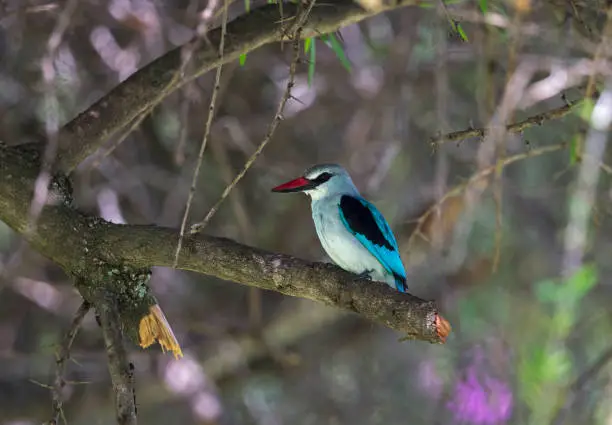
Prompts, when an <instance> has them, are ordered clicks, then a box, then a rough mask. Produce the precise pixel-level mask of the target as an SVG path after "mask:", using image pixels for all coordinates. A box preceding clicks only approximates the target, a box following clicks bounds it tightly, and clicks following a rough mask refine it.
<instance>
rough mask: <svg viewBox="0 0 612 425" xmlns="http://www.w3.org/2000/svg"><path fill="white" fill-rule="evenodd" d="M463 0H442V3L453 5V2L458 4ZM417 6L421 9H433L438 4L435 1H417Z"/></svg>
mask: <svg viewBox="0 0 612 425" xmlns="http://www.w3.org/2000/svg"><path fill="white" fill-rule="evenodd" d="M464 1H465V0H446V1H445V2H444V4H446V5H447V6H450V5H453V4H460V3H463V2H464ZM419 7H420V8H421V9H433V8H435V7H438V5H437V4H436V2H430V3H419Z"/></svg>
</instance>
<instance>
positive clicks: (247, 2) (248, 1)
mask: <svg viewBox="0 0 612 425" xmlns="http://www.w3.org/2000/svg"><path fill="white" fill-rule="evenodd" d="M244 9H245V10H246V12H247V13H249V12H250V11H251V0H244Z"/></svg>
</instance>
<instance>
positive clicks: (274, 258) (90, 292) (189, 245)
mask: <svg viewBox="0 0 612 425" xmlns="http://www.w3.org/2000/svg"><path fill="white" fill-rule="evenodd" d="M29 154H30V155H31V153H30V152H29V151H24V150H23V149H19V148H6V147H5V148H1V147H0V220H2V221H4V222H5V223H6V224H7V225H9V226H10V227H11V228H13V229H15V230H16V231H17V232H20V233H22V234H23V233H24V231H25V229H26V226H27V214H25V212H27V208H28V202H29V193H31V192H32V187H33V184H34V181H35V179H36V175H37V165H36V161H35V160H34V159H33V158H32V157H31V156H29ZM178 236H179V235H178V232H177V231H176V230H175V229H169V228H163V227H157V226H152V225H151V226H139V225H118V224H113V223H109V222H106V221H104V220H102V219H100V218H98V217H91V216H87V215H85V214H83V213H81V212H80V211H78V210H76V209H74V208H73V207H72V206H71V205H70V204H67V203H64V204H61V205H57V206H48V207H46V208H45V209H44V210H43V212H42V214H41V216H40V217H39V226H38V227H37V229H36V231H35V232H32V233H28V234H25V235H24V237H25V238H26V239H27V240H29V241H30V243H31V244H32V245H33V246H34V247H35V248H36V249H38V250H39V251H40V252H41V253H42V254H43V255H46V256H47V257H49V258H50V259H52V260H53V261H54V262H56V263H57V264H59V265H60V266H61V267H63V268H64V270H65V271H66V272H67V273H69V274H71V275H73V276H76V277H78V279H77V288H78V289H79V290H80V291H81V294H82V295H83V297H84V298H85V299H86V300H90V301H93V302H94V303H95V301H96V299H95V293H96V291H98V290H100V289H101V288H104V289H106V290H108V289H109V288H110V287H111V286H113V285H114V284H113V283H112V279H109V278H108V277H107V273H115V272H116V271H117V270H123V268H124V267H126V266H127V267H131V268H137V274H138V273H142V272H141V271H138V270H143V269H146V268H148V267H151V266H165V267H171V266H172V263H173V261H174V246H175V245H174V243H169V242H171V241H176V240H178ZM178 268H179V269H183V270H191V271H195V272H199V273H204V274H207V275H211V276H216V277H218V278H221V279H225V280H230V281H234V282H237V283H241V284H244V285H248V286H254V287H258V288H262V289H267V290H272V291H276V292H280V293H282V294H285V295H290V296H294V297H301V298H308V299H311V300H314V301H318V302H322V303H324V304H327V305H331V306H335V307H338V308H342V309H345V310H349V311H352V312H354V313H357V314H360V315H362V316H363V317H365V318H367V319H369V320H373V321H375V322H378V323H381V324H383V325H385V326H387V327H389V328H391V329H395V330H397V331H399V332H402V333H403V334H405V335H406V336H408V337H410V338H414V339H421V340H425V341H430V342H443V341H444V339H445V337H446V336H447V335H448V332H449V331H450V330H449V329H448V328H447V326H448V323H447V322H446V321H445V320H444V319H442V318H441V317H440V316H439V315H438V313H437V308H436V306H435V304H434V303H433V302H428V301H424V300H421V299H419V298H417V297H414V296H412V295H408V294H402V293H399V292H397V291H395V290H393V289H391V288H390V287H388V286H387V285H385V284H382V283H376V282H370V281H365V280H356V277H355V275H353V274H350V273H348V272H345V271H344V270H342V269H340V268H338V267H336V266H333V265H330V264H322V263H311V262H308V261H304V260H300V259H297V258H293V257H291V256H288V255H283V254H275V253H271V252H267V251H263V250H260V249H257V248H252V247H249V246H246V245H241V244H238V243H236V242H233V241H231V240H228V239H223V238H216V237H212V236H206V235H188V236H186V237H185V240H184V244H183V249H182V250H181V256H180V261H179V263H178ZM132 274H133V273H131V272H130V273H129V276H131V275H132ZM88 279H89V280H88ZM78 281H83V282H85V283H78ZM92 281H93V282H95V283H89V282H92ZM115 286H116V291H118V292H117V296H121V297H126V296H127V295H126V293H129V294H135V295H129V297H130V298H129V299H128V301H129V302H130V303H133V302H134V300H135V299H136V298H138V297H140V298H138V299H137V301H139V302H140V301H141V303H142V308H140V307H139V308H138V309H137V310H138V311H137V312H135V313H133V314H135V315H140V317H142V315H143V314H146V313H148V312H149V307H150V306H151V304H153V303H154V299H150V298H151V296H150V295H149V294H148V292H146V291H147V289H143V288H146V285H145V286H143V279H141V278H140V277H139V276H136V278H133V279H128V278H125V279H123V280H122V281H121V284H120V285H115ZM141 294H142V295H141ZM141 298H142V300H141ZM125 304H126V305H127V304H128V303H127V301H126V303H125ZM130 305H132V304H130ZM121 313H123V312H121Z"/></svg>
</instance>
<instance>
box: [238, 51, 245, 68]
mask: <svg viewBox="0 0 612 425" xmlns="http://www.w3.org/2000/svg"><path fill="white" fill-rule="evenodd" d="M246 57H247V54H246V53H243V54H241V55H240V57H239V58H238V63H239V64H240V66H244V63H245V62H246Z"/></svg>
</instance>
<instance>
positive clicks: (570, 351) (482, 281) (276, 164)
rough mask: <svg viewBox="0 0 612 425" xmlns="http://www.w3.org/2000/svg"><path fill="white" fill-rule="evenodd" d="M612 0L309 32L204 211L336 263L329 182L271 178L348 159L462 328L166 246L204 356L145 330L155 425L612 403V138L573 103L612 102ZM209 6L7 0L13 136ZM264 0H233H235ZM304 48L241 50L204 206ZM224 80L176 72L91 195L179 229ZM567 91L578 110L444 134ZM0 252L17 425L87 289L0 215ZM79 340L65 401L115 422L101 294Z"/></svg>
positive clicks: (108, 212) (184, 318) (227, 80)
mask: <svg viewBox="0 0 612 425" xmlns="http://www.w3.org/2000/svg"><path fill="white" fill-rule="evenodd" d="M606 3H607V2H605V1H599V0H590V1H580V0H541V1H527V0H512V1H511V0H508V1H502V0H488V1H487V0H479V1H470V0H464V1H453V2H451V1H449V2H447V5H446V7H444V6H443V5H442V2H438V1H431V2H422V4H421V5H420V6H412V7H407V8H402V9H398V10H393V11H390V12H388V13H384V14H380V15H377V16H375V17H372V18H370V19H367V20H365V21H363V22H361V23H359V24H354V25H351V26H348V27H346V28H343V29H342V30H341V31H340V32H339V34H336V37H337V39H338V40H339V41H340V43H341V44H342V46H343V47H342V52H343V53H344V55H345V56H346V60H345V59H343V58H342V55H339V54H338V51H339V50H338V49H337V48H332V47H333V46H330V45H327V44H326V43H325V42H323V41H321V40H319V39H317V40H315V41H313V43H314V45H315V46H316V49H315V50H316V53H315V54H312V52H311V51H309V53H307V54H305V55H304V57H303V60H302V61H301V62H300V64H299V66H298V71H297V73H296V76H295V78H296V85H295V88H294V90H293V92H292V94H293V96H294V97H295V99H291V100H290V101H289V102H288V104H287V107H286V109H285V112H284V114H283V115H284V118H285V119H284V120H283V121H282V122H281V123H280V125H279V128H278V130H277V131H276V133H275V134H274V137H273V140H272V141H271V143H270V144H269V145H268V146H267V147H266V149H265V151H264V154H263V155H262V156H261V157H260V158H259V159H258V160H257V161H256V162H255V163H254V164H253V166H252V168H251V169H250V170H249V172H248V173H247V174H246V176H245V178H244V179H243V180H242V181H241V182H240V183H239V184H238V185H237V186H236V187H235V188H234V189H233V191H232V192H231V194H230V196H229V197H228V199H227V200H226V201H225V202H224V203H223V204H222V206H221V208H220V209H219V211H218V212H217V214H216V215H215V216H214V217H213V219H212V220H211V222H210V224H209V225H208V227H207V228H206V230H205V231H206V232H207V233H210V234H214V235H220V236H224V237H229V238H232V239H234V240H237V241H239V242H242V243H245V244H249V245H253V246H257V247H259V248H263V249H267V250H271V251H278V252H283V253H287V254H291V255H295V256H298V257H300V258H305V259H309V260H313V261H327V258H326V257H325V255H324V253H323V250H322V248H321V247H320V245H319V242H318V240H317V238H316V234H315V231H314V228H313V225H312V223H311V218H310V206H309V201H308V199H307V198H306V197H305V196H303V195H279V194H272V193H271V192H270V188H271V187H273V186H274V185H277V184H279V183H281V182H284V181H286V180H289V179H291V178H294V177H297V176H299V175H300V174H301V173H302V171H303V170H304V169H305V168H306V167H308V166H310V165H312V164H314V163H319V162H337V163H341V164H343V165H344V166H345V167H346V168H347V169H348V170H349V172H350V173H351V175H352V176H353V178H354V180H355V182H356V184H357V186H358V187H359V188H361V189H362V193H363V194H364V196H366V197H367V198H369V199H370V200H371V201H372V202H374V203H375V204H376V205H377V206H378V207H379V209H380V210H381V211H382V212H383V213H384V214H385V216H386V217H387V219H388V220H389V222H390V223H391V224H392V227H393V228H394V230H395V232H396V236H397V239H398V242H399V245H400V247H401V249H402V255H403V257H404V261H405V262H406V264H408V265H410V269H409V274H410V276H411V277H410V278H409V287H410V290H411V292H412V293H413V294H415V295H417V296H419V297H422V298H427V299H435V300H436V301H437V302H438V303H439V306H440V309H441V313H442V315H443V316H444V317H445V318H447V319H448V320H449V321H450V323H451V324H452V326H453V333H452V334H451V336H450V337H449V339H448V341H447V343H446V344H445V345H430V344H428V343H425V342H420V341H407V342H400V341H399V339H400V337H401V335H399V334H397V333H395V332H394V331H391V330H389V329H386V328H384V327H381V326H378V325H375V324H373V323H371V322H369V321H366V320H364V319H361V318H360V317H357V316H355V315H351V314H346V313H344V312H342V311H339V310H336V309H332V308H327V307H325V306H323V305H320V304H317V303H314V302H310V301H307V300H300V299H293V298H288V297H284V296H281V295H279V294H276V293H271V292H262V291H259V290H256V289H251V288H248V287H245V286H241V285H238V284H234V283H232V282H224V281H220V280H217V279H214V278H210V277H207V276H203V275H197V274H193V273H186V272H181V271H175V270H171V269H166V268H158V269H155V270H154V273H153V277H152V280H151V283H150V284H151V287H152V289H153V292H154V294H155V295H156V296H157V298H158V300H159V303H160V305H161V306H162V308H163V309H164V311H165V313H166V316H167V317H168V320H169V321H170V323H171V324H172V327H173V329H174V331H175V333H176V335H177V338H178V339H179V341H180V343H181V346H182V348H183V352H184V354H185V357H184V358H183V359H182V360H180V361H176V360H174V359H173V358H172V356H171V355H169V354H163V353H161V350H160V349H159V346H157V345H156V346H153V347H151V348H149V349H147V350H142V349H141V348H139V347H138V346H136V345H134V344H132V343H128V349H129V353H130V358H131V360H132V362H133V363H134V365H135V367H136V389H137V398H136V401H137V405H138V415H139V419H140V422H141V423H147V424H164V423H183V424H228V425H230V424H254V425H255V424H261V425H263V424H265V425H277V424H278V425H280V424H305V425H307V424H329V425H335V424H355V425H358V424H414V425H416V424H474V425H494V424H539V425H541V424H549V423H550V424H553V425H561V424H572V423H585V424H586V423H593V424H612V402H611V400H612V367H610V362H609V360H611V359H612V338H610V337H609V335H610V333H611V331H612V326H611V323H612V322H611V314H612V313H611V312H610V308H609V306H610V302H611V301H612V287H611V285H610V280H609V276H610V272H611V271H612V270H611V267H612V266H611V265H610V264H611V263H610V261H609V260H608V259H609V257H610V254H611V252H612V237H611V236H610V235H612V233H611V230H612V229H611V227H610V226H611V223H610V220H609V214H610V210H611V207H612V205H611V198H610V196H611V193H612V192H610V179H609V174H610V172H611V171H612V169H611V168H610V167H609V166H608V165H606V163H608V162H609V161H612V159H611V158H609V156H610V155H609V154H607V153H604V154H601V153H600V152H599V153H598V152H597V151H598V150H597V147H599V148H603V147H605V143H603V144H604V146H602V142H601V141H599V142H598V141H597V140H595V139H594V138H593V137H594V133H593V132H592V131H591V130H590V126H589V117H590V114H591V110H592V108H593V105H594V102H593V101H584V102H583V103H582V104H580V105H578V106H576V107H574V108H573V109H572V110H571V111H570V112H569V113H567V112H568V111H569V109H570V108H569V106H568V105H574V103H575V102H578V101H580V100H581V99H583V98H585V96H586V97H590V96H593V95H594V96H595V97H594V99H595V101H596V100H597V95H598V93H599V92H601V91H604V90H605V84H604V83H605V81H606V79H607V78H609V77H610V75H611V74H612V65H611V64H609V62H608V61H607V57H608V55H609V54H610V51H609V47H608V43H607V41H606V40H605V39H604V42H603V43H600V41H601V40H602V34H604V33H605V32H606V31H604V28H606V25H607V18H606V16H607V10H606V8H607V4H606ZM258 4H259V3H252V4H250V5H249V6H250V7H251V8H255V7H257V6H258ZM213 6H214V5H213ZM206 7H207V3H206V2H205V1H203V0H202V1H195V0H192V1H188V0H174V1H170V0H111V1H108V2H100V1H96V0H80V1H65V0H62V1H50V2H49V1H43V0H40V1H17V0H14V1H12V0H11V1H0V58H1V60H0V140H2V141H5V142H7V143H9V144H12V143H22V142H25V141H28V140H31V139H34V138H36V137H38V136H39V135H41V134H42V135H44V134H45V125H46V124H48V121H47V120H48V117H49V116H56V117H57V119H58V120H59V122H60V123H65V122H67V121H69V120H70V119H71V118H72V117H74V116H75V115H76V114H77V113H79V112H80V111H82V110H84V109H85V108H87V107H88V106H89V105H90V104H91V103H93V102H94V101H96V100H97V99H99V98H100V97H101V96H103V95H104V94H105V93H106V92H108V91H109V90H110V89H112V88H113V87H114V86H116V85H117V84H118V83H120V82H121V81H123V80H125V79H126V78H127V77H128V76H129V75H130V74H132V73H133V72H134V71H136V70H137V69H139V68H140V67H142V66H144V65H146V64H147V63H149V62H150V61H151V60H153V59H154V58H156V57H159V56H160V55H162V54H163V53H164V52H167V51H169V50H170V49H173V48H175V47H177V46H180V45H181V44H183V43H185V42H186V41H188V40H189V39H190V38H191V37H192V35H193V30H194V29H195V28H196V26H197V24H198V19H199V13H200V12H201V11H202V10H204V9H205V8H206ZM244 10H245V4H243V3H242V2H234V3H233V4H232V5H231V9H230V16H237V15H240V14H242V13H244ZM216 22H218V21H216ZM50 40H53V42H50ZM290 47H291V46H290V44H285V45H284V46H283V47H282V48H281V46H280V45H278V44H275V45H268V46H265V47H263V48H261V49H259V50H256V51H254V52H251V53H249V54H248V55H247V56H246V58H245V60H244V63H242V64H241V63H239V62H235V63H231V64H228V65H227V66H226V67H224V69H223V73H222V77H221V88H220V92H219V98H218V102H217V108H216V111H215V118H214V121H213V126H212V130H211V138H210V140H209V142H208V145H207V147H206V151H205V155H204V159H203V165H202V169H201V173H200V178H199V181H198V186H197V191H196V194H195V198H194V202H193V205H192V208H191V215H190V219H189V222H190V223H194V222H196V221H199V220H201V219H202V218H203V217H204V216H205V215H206V213H207V212H208V210H209V208H210V207H211V206H212V205H213V204H214V203H215V202H216V201H217V199H218V198H219V196H220V194H221V193H222V191H223V189H224V188H225V187H226V186H227V184H228V183H229V182H230V181H231V180H232V179H233V177H234V176H235V175H236V174H237V173H238V172H239V171H240V170H241V169H242V167H243V165H244V163H245V161H246V160H247V159H248V157H249V156H250V155H251V154H252V153H253V151H254V150H255V149H256V148H257V146H258V145H259V143H261V141H262V140H263V138H264V136H265V134H266V132H267V129H268V125H269V124H270V122H271V120H272V118H273V116H274V113H275V111H276V108H277V105H278V102H279V100H280V99H281V96H282V95H283V92H284V90H285V86H286V84H287V79H288V65H289V63H290V62H291V48H290ZM310 49H312V46H311V47H310ZM339 56H340V57H339ZM243 59H244V58H243ZM44 64H51V65H52V67H51V69H52V70H53V71H54V72H51V74H47V77H48V76H49V75H51V76H52V78H51V79H50V80H49V78H47V80H45V78H44V75H43V72H42V69H43V68H44V67H43V65H44ZM596 72H599V75H598V76H597V78H590V76H591V75H593V74H594V73H596ZM213 78H214V73H209V74H207V75H204V76H203V77H201V78H199V79H197V80H195V81H193V82H192V83H190V84H188V85H186V86H185V87H183V88H182V89H180V90H178V91H176V92H175V93H173V94H172V95H171V96H169V97H168V98H167V99H166V100H165V101H164V102H163V104H161V105H160V106H158V107H157V108H155V110H154V111H153V113H152V114H151V115H150V116H149V117H147V118H146V119H145V120H144V121H143V122H142V124H141V125H140V126H139V127H138V128H137V129H136V130H135V131H134V132H132V133H131V134H130V135H129V136H128V137H127V139H126V140H125V141H124V142H123V143H122V144H121V145H120V146H119V147H118V148H117V149H114V150H112V152H109V149H107V150H103V151H102V152H99V153H98V154H96V155H94V156H93V157H92V158H89V159H88V160H87V161H86V162H84V163H83V164H81V166H80V167H79V169H78V170H77V173H76V174H75V180H74V190H75V200H76V203H77V204H78V205H79V207H80V208H82V209H83V210H84V211H86V212H88V213H92V214H99V215H101V216H102V217H104V218H105V219H107V220H110V221H113V222H116V223H155V224H158V225H162V226H170V227H175V228H178V227H179V226H180V222H181V219H182V215H183V213H184V211H185V203H186V199H187V196H188V193H189V186H190V183H191V179H192V175H193V170H194V167H195V164H196V161H197V153H198V150H199V148H200V144H201V140H202V136H203V133H204V123H205V121H206V116H207V113H208V105H209V101H210V96H211V88H212V83H213ZM595 107H596V108H597V106H595ZM551 110H554V111H561V112H559V114H558V116H561V115H564V116H563V118H559V119H555V120H552V119H550V120H549V119H539V118H537V119H534V120H532V121H530V123H531V124H536V125H533V126H529V127H528V128H525V129H524V131H522V132H511V133H505V132H503V131H496V132H492V133H491V135H490V136H488V137H485V138H484V139H483V138H474V137H472V138H469V139H465V140H455V141H452V142H446V143H439V144H436V146H435V149H434V146H432V143H431V142H430V141H431V140H432V138H436V137H438V136H440V135H442V134H446V133H448V132H452V131H460V130H466V129H470V128H471V127H474V128H479V127H483V126H484V127H486V126H489V125H492V124H499V123H504V122H507V123H512V122H517V121H521V120H524V119H528V118H529V117H532V116H534V115H536V114H541V113H546V112H547V111H551ZM599 111H600V112H601V113H603V114H604V115H605V114H608V115H609V114H610V113H611V112H610V110H609V108H608V109H606V108H605V105H603V106H602V105H600V109H599ZM113 142H116V140H110V141H109V146H110V145H112V143H113ZM600 150H601V149H600ZM587 159H588V161H587ZM588 176H591V177H593V176H594V177H593V178H588ZM168 243H174V242H171V241H169V242H168ZM0 267H1V270H2V275H1V280H0V423H1V424H6V425H9V424H10V425H26V424H35V423H41V422H43V421H48V420H49V419H50V418H51V393H50V390H49V385H52V383H53V378H54V373H55V361H54V359H55V350H56V348H57V344H58V342H59V341H60V340H61V338H62V336H63V334H64V333H65V332H66V330H67V329H68V327H69V326H70V321H71V320H72V317H73V315H74V312H75V311H76V310H77V308H78V306H79V304H80V301H81V300H80V297H79V295H78V294H77V293H76V292H75V290H74V289H73V287H72V285H71V283H70V281H69V280H68V278H67V277H66V276H65V275H64V274H63V272H62V271H61V270H60V269H59V268H58V267H57V266H55V265H54V264H52V263H50V262H49V261H48V260H46V259H45V258H43V257H41V256H40V255H38V254H37V253H36V252H35V251H33V250H31V249H30V248H29V247H28V246H27V245H25V244H24V243H23V242H22V240H21V239H20V237H19V236H18V235H16V234H15V233H13V232H12V231H11V230H10V229H8V228H7V227H5V226H4V225H3V224H2V223H0ZM72 357H73V360H71V361H70V363H69V364H68V367H67V373H66V379H67V381H68V382H69V384H68V385H67V386H66V388H65V392H64V396H65V400H66V401H65V404H64V414H65V417H66V420H67V423H70V424H71V425H75V424H81V423H83V424H85V423H88V424H91V423H95V424H111V423H114V405H113V396H112V392H111V386H110V379H109V374H108V371H107V365H106V354H105V352H104V348H103V341H102V336H101V332H100V329H99V328H98V326H97V325H96V322H95V320H94V317H93V314H92V313H90V314H89V315H88V316H87V317H86V318H85V321H84V323H83V327H82V329H81V331H80V333H79V334H78V336H77V338H76V341H75V344H74V347H73V350H72Z"/></svg>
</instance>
